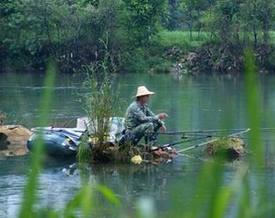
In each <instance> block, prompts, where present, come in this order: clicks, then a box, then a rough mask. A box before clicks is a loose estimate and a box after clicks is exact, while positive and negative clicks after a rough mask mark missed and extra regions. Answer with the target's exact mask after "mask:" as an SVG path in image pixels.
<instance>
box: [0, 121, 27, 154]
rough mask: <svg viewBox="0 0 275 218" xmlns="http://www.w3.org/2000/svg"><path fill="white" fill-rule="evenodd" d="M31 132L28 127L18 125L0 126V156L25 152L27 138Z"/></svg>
mask: <svg viewBox="0 0 275 218" xmlns="http://www.w3.org/2000/svg"><path fill="white" fill-rule="evenodd" d="M31 134H32V132H31V131H30V130H29V129H27V128H25V127H23V126H20V125H5V126H0V156H21V155H25V154H27V153H28V148H27V140H28V138H29V137H30V136H31Z"/></svg>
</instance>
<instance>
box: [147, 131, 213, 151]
mask: <svg viewBox="0 0 275 218" xmlns="http://www.w3.org/2000/svg"><path fill="white" fill-rule="evenodd" d="M209 137H210V138H211V137H212V136H211V135H206V136H203V137H199V138H195V139H189V140H181V141H177V142H173V143H168V144H165V145H162V146H159V147H157V148H155V149H152V150H150V151H157V150H159V149H161V150H164V149H165V148H168V147H172V146H174V145H178V144H181V143H185V142H193V141H197V140H201V139H205V138H209Z"/></svg>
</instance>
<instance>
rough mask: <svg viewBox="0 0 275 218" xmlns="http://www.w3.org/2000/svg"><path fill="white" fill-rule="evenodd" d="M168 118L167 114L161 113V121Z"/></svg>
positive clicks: (159, 116)
mask: <svg viewBox="0 0 275 218" xmlns="http://www.w3.org/2000/svg"><path fill="white" fill-rule="evenodd" d="M166 117H168V115H167V113H160V114H158V118H159V119H164V118H166Z"/></svg>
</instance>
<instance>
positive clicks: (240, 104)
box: [0, 74, 275, 218]
mask: <svg viewBox="0 0 275 218" xmlns="http://www.w3.org/2000/svg"><path fill="white" fill-rule="evenodd" d="M116 79H117V81H118V82H119V83H121V84H122V88H121V99H122V102H123V101H125V102H126V104H125V109H126V107H127V104H130V103H131V101H132V100H133V98H132V96H133V95H134V94H135V92H136V88H137V86H139V85H145V86H147V88H148V89H150V90H152V91H154V92H155V95H154V96H153V97H152V98H150V101H149V106H150V108H151V109H152V110H153V111H154V112H156V113H159V112H166V113H167V114H168V115H169V117H168V118H167V119H166V120H165V122H166V126H167V128H168V131H183V130H186V131H187V130H210V129H243V128H248V127H249V119H250V118H249V117H248V108H247V97H246V96H247V95H246V89H245V83H244V80H243V78H242V77H241V76H237V75H236V76H234V75H233V76H232V75H222V76H209V75H208V76H206V75H198V76H187V75H183V76H181V77H176V76H173V75H162V74H161V75H157V74H153V75H148V74H136V75H133V74H126V75H123V76H117V78H116ZM84 80H85V77H84V76H81V75H75V76H71V75H59V76H58V78H57V80H56V84H55V88H54V98H53V99H52V107H51V111H50V118H49V119H48V125H49V126H57V127H58V126H64V125H66V126H70V127H73V126H75V125H76V119H77V118H78V117H83V116H86V113H85V109H86V108H85V104H84V102H83V99H82V96H83V95H84V94H85V93H87V91H88V90H87V89H85V88H83V82H84ZM43 83H44V76H43V75H42V74H41V75H40V74H36V75H34V74H0V96H1V97H0V111H2V112H4V113H5V114H6V116H7V119H6V121H5V122H6V123H7V124H21V125H23V126H25V127H27V128H32V127H36V126H37V125H38V123H37V121H38V120H39V117H40V113H41V112H40V111H39V108H40V107H39V105H40V103H41V101H42V99H41V96H42V95H41V94H42V92H43V91H44V90H45V87H44V85H43ZM259 97H260V105H259V108H260V125H261V127H262V128H266V127H267V128H273V127H275V119H274V113H275V76H271V75H261V76H260V79H259ZM124 113H125V111H120V112H118V116H123V115H124ZM230 133H231V132H230ZM274 136H275V131H262V132H261V140H262V143H263V145H264V146H265V147H264V151H265V158H266V161H265V162H266V164H265V165H264V166H261V169H264V170H263V171H261V170H259V171H257V170H251V171H249V173H250V174H249V179H250V180H251V187H250V188H251V190H250V191H251V193H253V194H252V196H253V197H254V201H255V207H256V205H257V197H258V188H257V187H258V186H257V184H258V182H259V181H260V183H262V184H263V185H264V186H265V187H266V188H267V190H268V191H267V193H266V195H267V199H270V201H272V200H273V199H274V197H275V187H274V181H275V161H274V153H275V150H274V142H275V141H274ZM248 137H249V134H248V135H244V141H245V142H246V140H248ZM178 140H180V136H164V135H161V136H160V137H159V142H160V143H170V142H175V141H178ZM192 145H194V142H193V143H191V142H190V143H188V144H179V145H176V146H175V147H176V148H177V149H182V148H185V147H188V146H192ZM248 149H249V145H248ZM188 155H189V156H190V157H180V156H179V157H176V158H175V159H174V160H173V161H171V162H169V163H162V164H160V165H158V166H153V165H146V164H144V165H125V164H124V165H121V164H96V165H93V166H91V167H86V168H85V170H83V169H82V167H81V166H79V164H77V163H75V162H74V160H63V161H59V160H47V161H46V163H45V165H44V167H43V170H42V172H41V174H40V176H39V184H40V185H39V188H38V190H37V195H38V200H37V207H44V208H51V209H53V210H56V211H59V210H62V208H63V207H64V205H66V204H67V203H68V202H69V201H70V200H71V199H72V197H73V196H74V194H75V193H76V192H77V191H78V190H79V189H80V187H81V185H82V183H83V175H82V174H83V171H84V174H85V176H84V177H86V179H88V180H89V181H90V182H91V183H92V184H103V185H106V186H108V187H110V188H111V189H112V190H113V191H114V192H115V193H116V195H117V196H118V197H119V198H120V199H121V201H122V202H123V206H122V207H123V210H124V211H126V212H127V213H128V214H129V217H130V214H131V213H133V211H135V208H136V207H137V205H138V204H139V202H140V201H145V202H146V201H148V202H149V203H152V204H153V205H154V208H155V209H156V211H157V213H159V214H163V213H167V212H168V213H169V211H171V210H174V209H175V208H174V207H175V206H174V205H173V202H175V201H176V202H177V205H186V204H187V205H188V201H191V200H192V199H193V198H195V197H196V196H194V193H195V190H196V188H197V187H196V185H195V184H197V182H198V181H197V180H198V177H199V173H200V169H201V167H202V164H203V161H200V160H199V159H196V157H202V156H203V154H202V149H201V148H197V149H193V150H190V151H188ZM29 160H30V154H29V155H26V156H23V157H13V158H6V159H2V160H0V217H2V218H13V217H16V215H17V214H18V211H19V208H20V203H21V201H22V194H23V193H22V191H23V188H24V185H25V183H26V179H27V174H28V172H29V170H30V163H29ZM247 161H248V162H249V158H248V160H247ZM243 162H246V160H242V161H239V162H237V163H233V164H232V163H230V164H228V165H227V166H226V167H225V171H224V173H223V178H224V184H229V183H230V182H231V181H232V179H233V177H234V175H235V173H236V172H237V171H238V169H239V167H240V166H241V165H242V164H243ZM254 181H255V182H254ZM256 181H257V182H256ZM213 182H215V180H213ZM256 183H257V184H256ZM205 199H206V200H205V204H207V193H206V194H205ZM94 204H95V211H96V212H95V213H96V214H97V215H101V217H116V215H117V216H118V217H119V212H118V210H116V208H115V207H114V206H112V205H111V203H109V202H108V201H106V200H105V199H104V198H103V197H102V196H100V195H97V196H96V198H95V203H94ZM235 214H236V207H235V205H234V203H232V206H230V208H229V209H228V216H227V217H234V216H235ZM95 217H99V216H95Z"/></svg>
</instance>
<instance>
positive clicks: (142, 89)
mask: <svg viewBox="0 0 275 218" xmlns="http://www.w3.org/2000/svg"><path fill="white" fill-rule="evenodd" d="M153 94H155V93H154V92H151V91H149V90H148V89H147V88H146V87H145V86H139V87H138V88H137V94H136V95H135V96H133V98H137V97H140V96H144V95H153Z"/></svg>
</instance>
